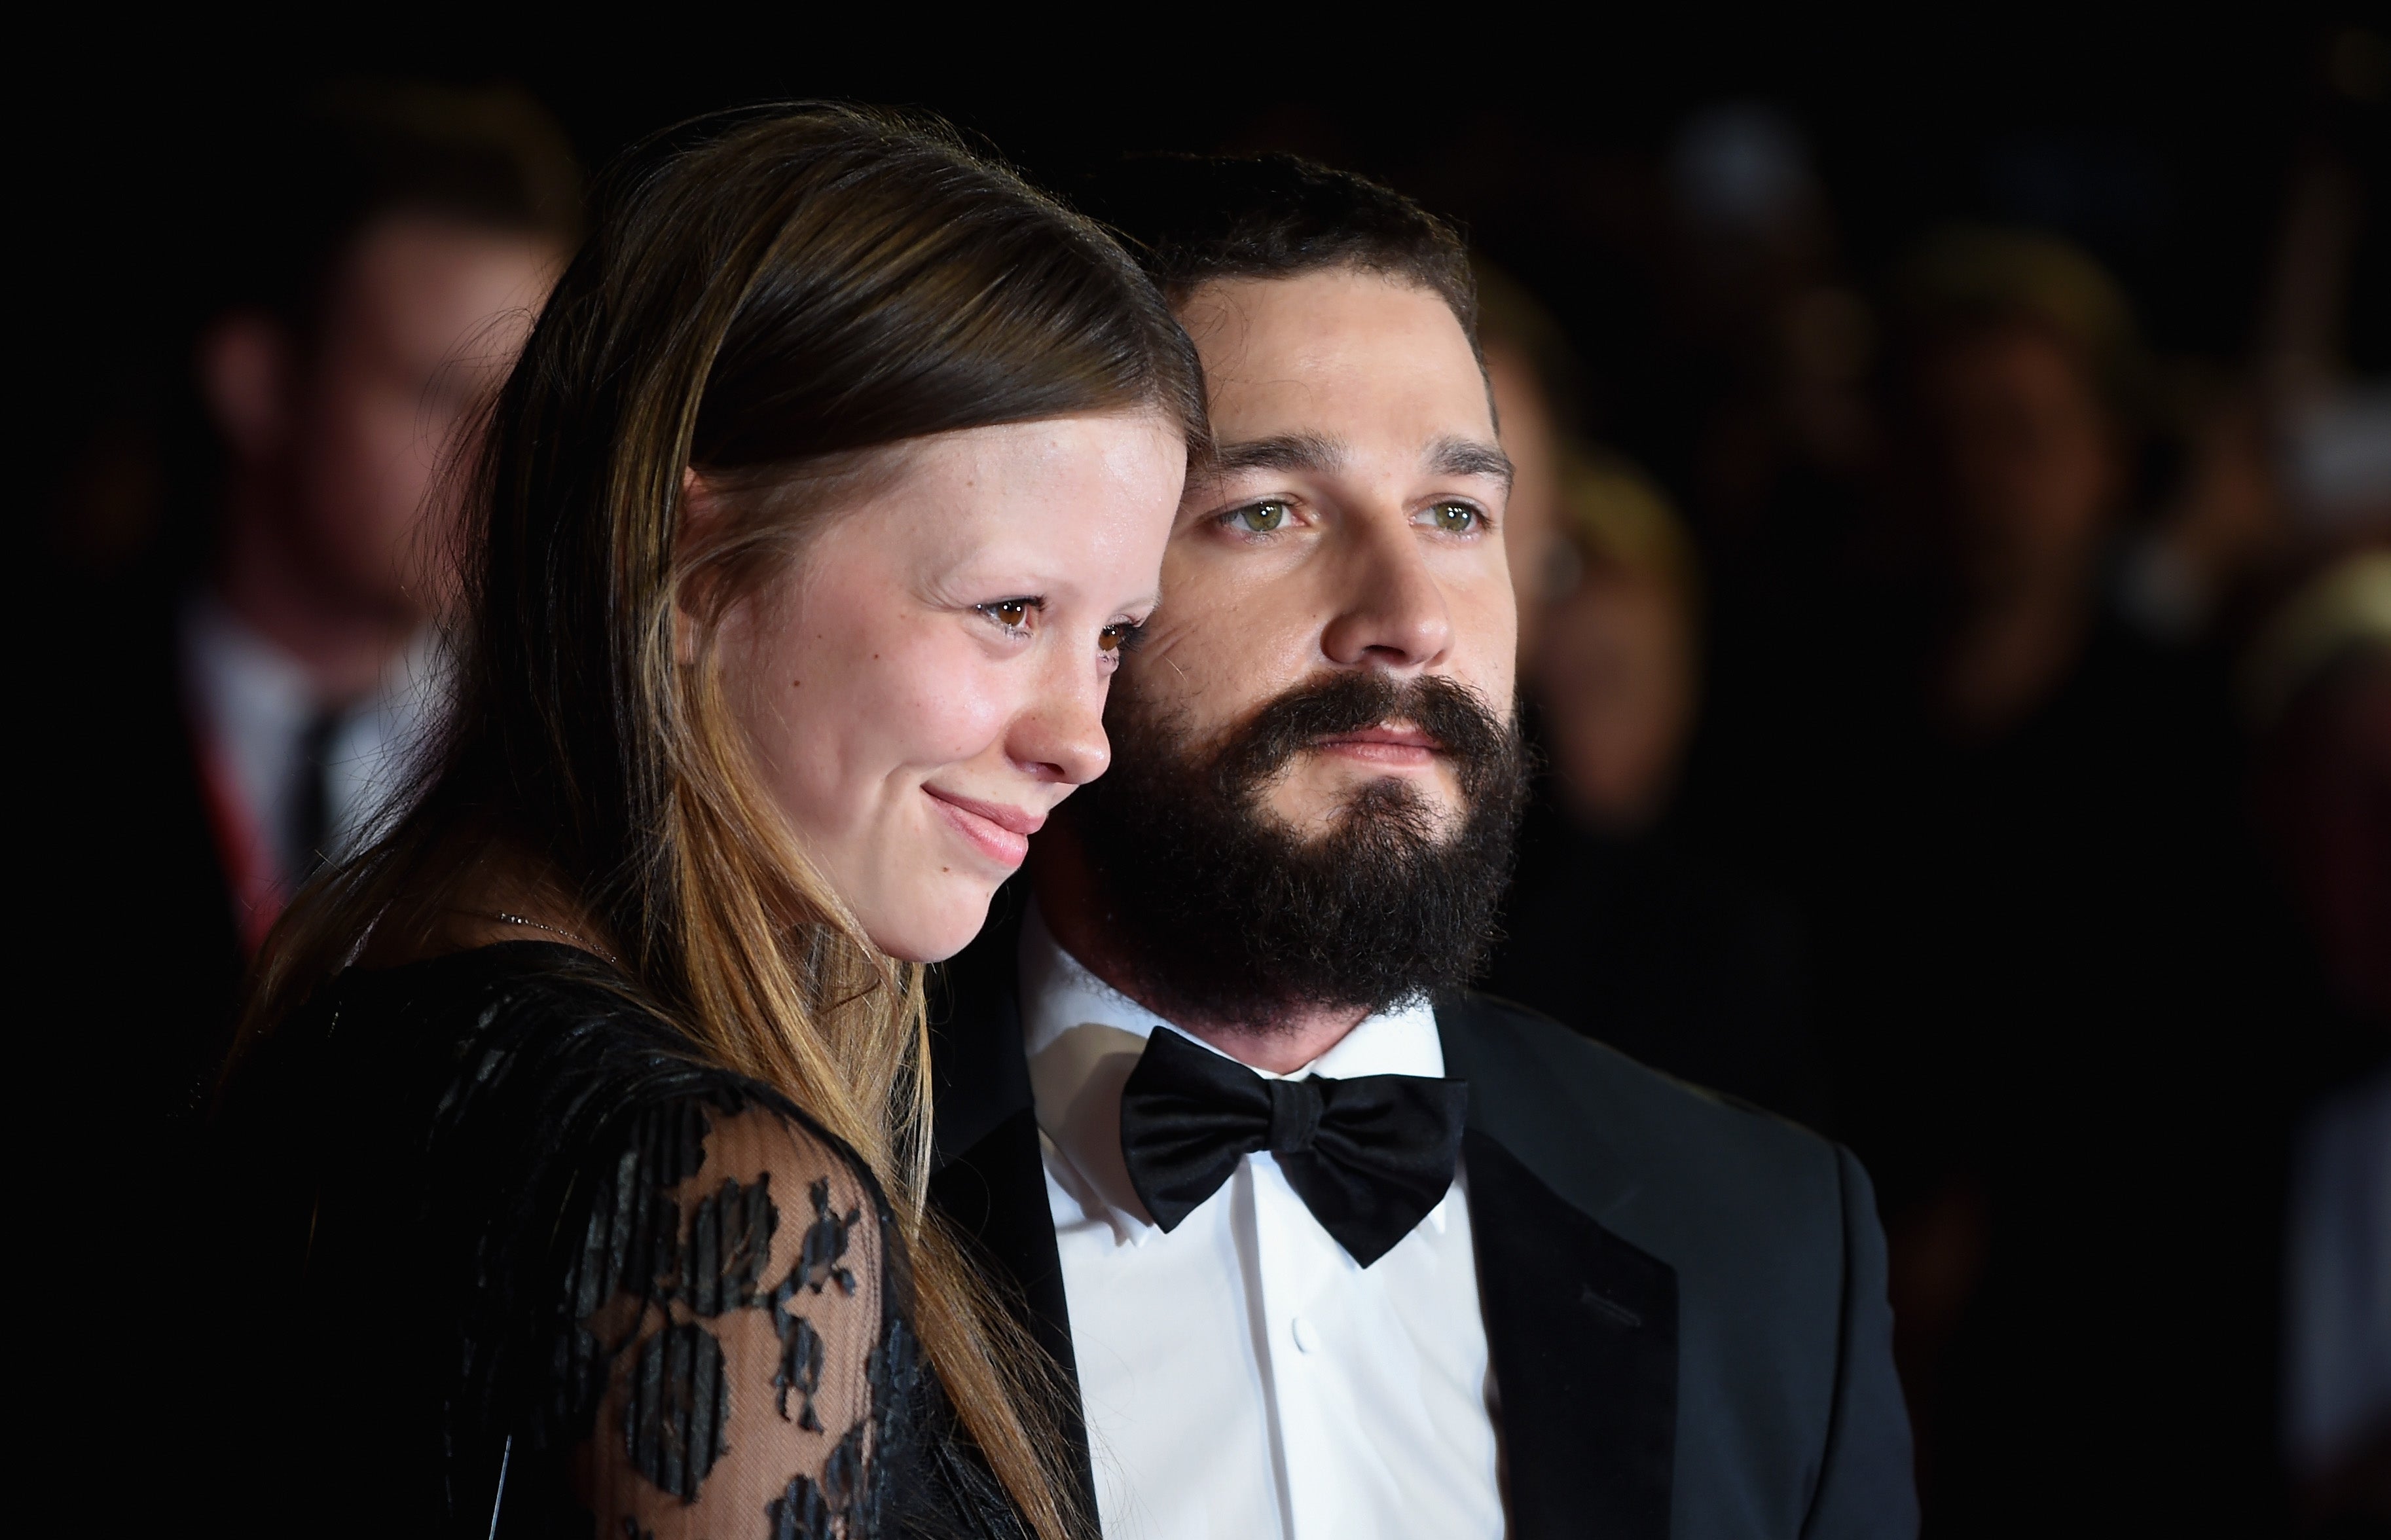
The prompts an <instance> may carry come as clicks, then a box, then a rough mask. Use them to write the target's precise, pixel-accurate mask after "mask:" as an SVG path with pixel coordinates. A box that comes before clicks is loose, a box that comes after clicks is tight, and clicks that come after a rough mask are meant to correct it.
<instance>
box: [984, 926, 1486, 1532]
mask: <svg viewBox="0 0 2391 1540" xmlns="http://www.w3.org/2000/svg"><path fill="white" fill-rule="evenodd" d="M1020 960H1021V1004H1022V1016H1023V1029H1024V1034H1025V1038H1026V1046H1027V1051H1028V1055H1029V1080H1030V1085H1031V1088H1032V1090H1033V1092H1034V1094H1035V1096H1036V1101H1037V1117H1038V1126H1039V1129H1040V1132H1041V1133H1042V1135H1043V1137H1042V1138H1041V1140H1040V1144H1041V1145H1042V1147H1043V1149H1044V1152H1045V1158H1046V1189H1047V1196H1048V1199H1049V1201H1050V1203H1051V1205H1052V1208H1053V1215H1054V1238H1055V1243H1056V1247H1057V1249H1058V1250H1059V1251H1060V1253H1061V1258H1062V1263H1063V1285H1064V1290H1065V1293H1066V1297H1067V1299H1068V1301H1069V1307H1070V1317H1071V1346H1072V1350H1073V1352H1074V1354H1075V1356H1076V1357H1077V1359H1078V1363H1079V1391H1080V1398H1081V1403H1082V1404H1083V1406H1084V1407H1085V1409H1086V1413H1087V1423H1088V1435H1089V1441H1090V1443H1091V1446H1092V1453H1093V1456H1094V1462H1095V1475H1096V1507H1097V1512H1098V1517H1099V1519H1100V1520H1101V1521H1102V1523H1103V1526H1104V1533H1105V1535H1106V1536H1108V1537H1110V1540H1132V1537H1133V1540H1213V1537H1220V1540H1229V1537H1235V1540H1259V1537H1264V1536H1273V1535H1276V1536H1283V1537H1286V1540H1331V1537H1335V1536H1345V1535H1351V1536H1370V1537H1382V1536H1389V1535H1421V1536H1436V1537H1438V1540H1464V1537H1467V1536H1474V1535H1499V1534H1502V1533H1503V1529H1504V1520H1503V1501H1502V1494H1501V1491H1500V1489H1499V1486H1498V1484H1497V1480H1496V1456H1495V1425H1494V1386H1493V1374H1492V1370H1491V1368H1490V1366H1489V1364H1488V1361H1487V1353H1486V1328H1485V1324H1484V1321H1483V1319H1482V1318H1481V1316H1480V1313H1479V1306H1478V1274H1477V1261H1476V1258H1475V1256H1474V1255H1473V1253H1472V1251H1471V1248H1470V1234H1469V1205H1468V1203H1467V1199H1466V1198H1465V1197H1464V1178H1463V1176H1462V1175H1461V1174H1459V1173H1456V1175H1455V1177H1454V1185H1453V1188H1452V1190H1451V1191H1449V1192H1448V1193H1446V1195H1445V1197H1444V1200H1443V1201H1442V1202H1441V1203H1439V1204H1438V1205H1437V1206H1436V1208H1435V1209H1434V1210H1431V1211H1430V1212H1429V1214H1428V1217H1427V1218H1426V1219H1424V1220H1422V1221H1421V1222H1420V1223H1419V1225H1418V1226H1417V1227H1416V1228H1415V1229H1414V1230H1413V1231H1412V1233H1411V1234H1410V1235H1408V1236H1404V1237H1403V1238H1402V1240H1401V1241H1399V1242H1397V1243H1396V1245H1395V1247H1394V1249H1392V1250H1390V1251H1389V1252H1388V1253H1387V1254H1386V1255H1385V1256H1383V1257H1381V1258H1379V1259H1378V1261H1377V1262H1376V1263H1375V1264H1373V1265H1372V1266H1370V1267H1368V1268H1364V1267H1362V1266H1360V1265H1359V1264H1358V1263H1356V1262H1354V1261H1353V1259H1352V1258H1351V1256H1350V1255H1348V1254H1347V1253H1346V1251H1345V1249H1344V1248H1343V1247H1341V1246H1339V1245H1338V1243H1337V1242H1336V1240H1335V1239H1334V1238H1332V1237H1331V1236H1329V1234H1328V1232H1327V1231H1325V1230H1324V1229H1322V1228H1321V1227H1320V1224H1319V1223H1318V1222H1317V1221H1315V1220H1314V1219H1313V1218H1312V1210H1309V1209H1307V1208H1306V1207H1304V1203H1303V1200H1302V1199H1301V1198H1299V1197H1297V1196H1296V1194H1295V1190H1294V1189H1293V1188H1292V1187H1290V1186H1289V1185H1288V1184H1287V1182H1286V1177H1285V1176H1284V1175H1283V1174H1282V1173H1281V1172H1280V1171H1279V1168H1278V1163H1277V1161H1276V1160H1275V1159H1273V1158H1272V1157H1271V1156H1270V1155H1268V1154H1267V1153H1264V1154H1258V1155H1249V1156H1247V1157H1246V1158H1244V1159H1242V1160H1240V1161H1239V1162H1238V1164H1237V1169H1236V1171H1235V1173H1234V1175H1232V1176H1231V1177H1230V1179H1229V1180H1228V1181H1227V1182H1226V1183H1225V1184H1222V1185H1221V1190H1220V1191H1218V1192H1216V1193H1214V1194H1213V1195H1212V1196H1211V1197H1209V1198H1208V1199H1206V1200H1205V1201H1204V1202H1203V1203H1202V1204H1201V1205H1199V1206H1198V1207H1197V1208H1196V1210H1195V1211H1193V1212H1192V1213H1190V1214H1189V1215H1188V1216H1187V1217H1186V1219H1185V1220H1183V1222H1181V1223H1180V1225H1179V1227H1178V1228H1177V1229H1175V1230H1172V1231H1170V1233H1169V1234H1165V1233H1164V1232H1163V1231H1162V1230H1160V1229H1159V1228H1157V1226H1156V1225H1155V1224H1154V1223H1151V1222H1150V1221H1149V1220H1148V1219H1147V1218H1146V1216H1145V1211H1144V1207H1143V1205H1141V1204H1140V1203H1139V1201H1138V1198H1137V1194H1136V1192H1135V1190H1134V1189H1133V1188H1132V1187H1131V1184H1130V1181H1129V1173H1128V1171H1127V1168H1126V1166H1125V1165H1124V1163H1123V1161H1122V1159H1121V1153H1120V1093H1121V1086H1122V1084H1123V1083H1124V1082H1125V1081H1127V1080H1128V1078H1129V1073H1130V1070H1131V1068H1134V1067H1135V1066H1136V1063H1137V1058H1138V1055H1140V1054H1141V1053H1143V1052H1144V1044H1145V1039H1146V1036H1147V1034H1148V1033H1150V1032H1153V1031H1155V1030H1157V1029H1160V1030H1177V1029H1175V1028H1172V1027H1171V1026H1170V1024H1169V1023H1167V1022H1161V1021H1158V1020H1157V1018H1156V1017H1155V1016H1154V1014H1153V1013H1152V1012H1150V1011H1147V1010H1146V1009H1145V1008H1144V1007H1143V1006H1141V1005H1139V1004H1138V1003H1136V1002H1134V1001H1132V1000H1131V999H1129V998H1128V997H1127V996H1125V995H1123V994H1121V993H1119V992H1118V991H1117V990H1113V989H1111V988H1110V987H1108V986H1107V985H1105V983H1104V982H1103V981H1102V980H1100V979H1098V978H1097V977H1095V976H1094V975H1092V974H1091V973H1090V972H1089V971H1088V970H1087V969H1086V968H1085V967H1083V966H1081V965H1080V964H1079V962H1078V960H1077V959H1075V958H1073V957H1071V956H1070V955H1069V954H1068V953H1066V952H1065V951H1063V950H1062V948H1061V947H1060V946H1059V945H1058V944H1057V943H1056V942H1055V940H1054V938H1053V933H1052V932H1050V931H1049V930H1048V929H1047V928H1046V925H1045V924H1044V922H1043V921H1042V920H1041V919H1040V917H1039V914H1038V912H1037V910H1036V909H1035V908H1034V907H1033V908H1032V909H1031V910H1030V912H1029V913H1028V915H1027V919H1026V923H1025V924H1024V925H1023V926H1022V930H1021V953H1020ZM1190 1041H1196V1040H1193V1039H1191V1040H1190ZM1254 1072H1255V1073H1256V1074H1259V1075H1264V1076H1267V1075H1269V1071H1267V1070H1260V1069H1258V1070H1255V1071H1254ZM1295 1073H1296V1075H1297V1076H1298V1077H1300V1076H1303V1075H1306V1074H1318V1075H1324V1076H1327V1077H1331V1078H1344V1077H1350V1076H1357V1075H1381V1074H1396V1075H1428V1076H1441V1075H1442V1074H1443V1073H1444V1050H1443V1046H1442V1044H1441V1042H1440V1041H1439V1040H1438V1037H1437V1029H1436V1017H1435V1015H1434V1013H1433V1012H1432V1011H1430V1010H1429V1008H1428V1005H1427V1004H1426V1003H1419V1004H1415V1005H1412V1006H1409V1007H1406V1008H1403V1009H1400V1010H1395V1011H1390V1012H1389V1013H1387V1014H1385V1015H1382V1016H1371V1017H1369V1018H1368V1019H1367V1020H1365V1021H1364V1022H1363V1023H1362V1024H1361V1025H1360V1026H1359V1027H1356V1028H1355V1029H1353V1030H1352V1031H1351V1033H1349V1034H1348V1035H1347V1036H1346V1037H1345V1038H1344V1039H1343V1040H1342V1041H1340V1042H1338V1044H1337V1045H1336V1046H1335V1047H1333V1048H1331V1049H1330V1050H1329V1051H1328V1052H1327V1053H1325V1054H1323V1055H1321V1056H1320V1057H1319V1058H1317V1059H1315V1060H1313V1061H1312V1063H1311V1064H1309V1065H1306V1066H1304V1067H1303V1068H1301V1069H1299V1070H1297V1071H1296V1072H1295Z"/></svg>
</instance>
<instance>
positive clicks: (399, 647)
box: [215, 487, 415, 702]
mask: <svg viewBox="0 0 2391 1540" xmlns="http://www.w3.org/2000/svg"><path fill="white" fill-rule="evenodd" d="M226 513H227V517H226V530H225V548H224V552H223V559H222V560H221V561H220V562H219V563H217V566H216V573H215V584H216V592H217V595H218V597H220V598H221V599H223V601H224V602H225V606H226V608H227V609H229V610H230V611H232V613H233V614H234V615H236V616H237V617H239V620H240V622H241V623H242V624H243V625H245V626H247V627H248V628H250V629H251V630H252V631H255V632H256V633H257V634H258V635H259V636H261V637H264V638H265V640H266V641H270V642H272V643H273V644H274V645H275V646H276V647H277V648H278V649H280V650H281V651H282V652H283V653H285V654H289V655H290V656H291V658H292V659H294V660H296V661H297V662H298V663H299V665H300V666H302V667H304V668H305V669H306V670H307V673H308V676H309V678H310V679H313V680H314V682H315V687H316V693H317V696H318V697H319V698H320V699H322V700H324V701H327V702H340V701H349V700H355V699H358V698H360V697H362V696H365V695H367V694H369V693H370V692H372V691H373V690H374V689H375V688H376V686H378V685H379V684H380V683H381V677H382V671H383V670H384V669H385V668H386V667H387V666H389V664H390V661H391V660H392V659H393V658H394V657H396V656H397V655H398V654H400V653H402V652H404V651H406V649H407V643H408V642H409V641H412V640H413V639H414V632H415V627H414V625H413V623H412V621H411V619H410V618H408V617H406V616H402V615H396V614H394V613H393V612H391V611H389V610H387V609H385V608H381V607H377V606H373V605H366V604H358V603H355V602H347V596H346V595H344V594H343V593H342V590H341V589H340V588H339V586H337V585H335V584H332V583H329V582H326V581H323V580H321V579H320V578H319V577H318V576H317V575H316V574H314V573H313V572H312V571H311V570H310V564H309V563H306V562H305V561H304V559H303V558H302V556H301V554H300V553H299V552H297V551H295V550H291V544H290V542H289V540H288V539H287V538H285V537H284V536H283V534H282V532H281V531H280V530H278V528H276V527H275V521H274V520H273V519H272V517H271V516H270V514H269V513H268V511H267V508H266V506H265V489H264V488H258V487H249V488H237V489H236V491H235V494H234V497H233V498H232V506H231V507H229V508H228V509H227V510H226Z"/></svg>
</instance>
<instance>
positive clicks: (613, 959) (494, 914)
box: [490, 909, 623, 968]
mask: <svg viewBox="0 0 2391 1540" xmlns="http://www.w3.org/2000/svg"><path fill="white" fill-rule="evenodd" d="M490 917H491V918H492V919H495V920H503V921H505V922H506V923H507V924H509V925H527V926H529V927H530V928H531V929H533V930H544V931H546V932H548V933H549V935H550V936H562V938H565V939H566V940H568V941H570V942H572V943H573V944H574V945H575V946H576V947H581V948H583V949H585V950H587V951H594V952H596V953H597V954H598V955H599V956H601V957H603V958H604V959H606V961H608V962H609V963H612V964H614V965H615V966H616V967H618V968H619V967H621V966H622V965H623V960H622V959H621V958H619V957H617V956H615V955H614V953H613V952H611V951H607V950H606V949H605V948H604V947H601V946H600V945H598V944H597V943H596V942H595V941H590V940H587V939H585V938H582V937H579V936H575V935H574V934H573V932H571V931H569V930H563V929H560V928H559V927H557V926H555V925H542V924H540V923H539V922H538V921H537V920H526V919H524V918H523V916H522V915H520V914H510V913H508V912H506V911H505V910H503V909H494V910H492V911H490Z"/></svg>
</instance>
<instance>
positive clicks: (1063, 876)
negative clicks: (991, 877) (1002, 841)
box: [1029, 824, 1370, 1075]
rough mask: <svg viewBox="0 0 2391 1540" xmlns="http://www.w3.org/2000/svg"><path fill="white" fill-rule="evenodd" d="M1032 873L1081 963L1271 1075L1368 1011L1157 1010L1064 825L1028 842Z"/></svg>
mask: <svg viewBox="0 0 2391 1540" xmlns="http://www.w3.org/2000/svg"><path fill="white" fill-rule="evenodd" d="M1057 836H1060V837H1057ZM1029 880H1030V886H1031V888H1032V890H1033V891H1034V892H1035V893H1036V894H1037V896H1038V912H1039V913H1040V915H1041V916H1042V917H1043V918H1044V919H1045V922H1046V928H1047V929H1048V930H1049V931H1051V932H1053V937H1054V940H1055V943H1056V944H1057V945H1059V946H1060V947H1062V949H1063V950H1064V951H1067V952H1069V953H1070V954H1071V955H1072V956H1073V957H1075V958H1077V959H1079V965H1080V966H1082V967H1084V968H1086V969H1087V970H1088V971H1089V972H1090V973H1092V974H1094V975H1095V976H1096V977H1098V978H1100V979H1103V980H1104V981H1105V983H1106V984H1108V985H1110V986H1111V987H1112V988H1114V989H1116V990H1119V991H1120V992H1121V993H1123V994H1125V995H1127V996H1129V998H1131V1000H1134V1001H1136V1002H1137V1003H1139V1004H1141V1005H1144V1006H1145V1007H1146V1008H1147V1009H1148V1010H1153V1011H1156V1014H1157V1015H1160V1016H1169V1017H1170V1024H1171V1025H1172V1026H1174V1027H1176V1028H1178V1029H1180V1030H1182V1031H1183V1032H1185V1033H1187V1034H1188V1035H1189V1036H1191V1037H1196V1038H1201V1039H1202V1040H1203V1041H1204V1042H1208V1043H1209V1044H1211V1045H1212V1046H1213V1047H1215V1048H1217V1049H1219V1050H1220V1051H1221V1053H1223V1054H1226V1055H1229V1056H1230V1057H1231V1058H1233V1059H1235V1060H1236V1061H1237V1062H1239V1063H1240V1064H1246V1065H1250V1066H1252V1067H1253V1068H1256V1069H1267V1070H1269V1071H1270V1072H1271V1073H1272V1074H1273V1075H1286V1074H1291V1073H1293V1072H1294V1071H1296V1070H1298V1069H1300V1068H1303V1067H1304V1066H1305V1065H1307V1064H1310V1063H1311V1062H1312V1060H1314V1059H1316V1058H1318V1057H1319V1056H1320V1055H1323V1054H1325V1053H1326V1052H1328V1050H1330V1049H1331V1048H1334V1047H1336V1046H1337V1045H1338V1043H1339V1042H1343V1041H1345V1038H1346V1035H1347V1034H1348V1033H1350V1032H1351V1031H1352V1030H1353V1029H1354V1028H1356V1027H1359V1026H1360V1025H1362V1023H1363V1021H1364V1019H1366V1018H1367V1017H1368V1016H1369V1014H1370V1013H1369V1012H1368V1011H1366V1010H1364V1009H1361V1008H1359V1007H1355V1006H1338V1007H1334V1008H1328V1009H1323V1008H1319V1007H1312V1008H1308V1009H1301V1010H1296V1011H1291V1012H1288V1013H1287V1014H1286V1015H1285V1016H1275V1017H1273V1019H1272V1020H1270V1021H1268V1022H1265V1023H1259V1024H1257V1023H1254V1022H1248V1021H1233V1020H1207V1019H1203V1018H1200V1017H1199V1018H1196V1019H1192V1020H1191V1019H1189V1018H1188V1017H1187V1016H1185V1015H1184V1014H1183V1013H1177V1014H1174V1013H1172V1012H1169V1011H1161V1010H1158V1009H1157V1007H1156V1006H1155V1004H1154V1002H1153V998H1152V996H1153V994H1154V993H1155V991H1154V990H1152V989H1150V988H1149V987H1147V986H1145V985H1144V983H1143V982H1142V981H1141V978H1140V975H1139V970H1138V968H1137V966H1136V964H1135V961H1134V959H1132V958H1131V957H1129V956H1128V955H1126V953H1125V952H1124V951H1123V950H1122V949H1121V948H1120V947H1119V946H1118V945H1117V944H1116V938H1115V935H1114V933H1113V932H1112V931H1111V929H1110V927H1108V926H1106V925H1105V924H1104V923H1103V921H1102V918H1101V912H1102V903H1101V900H1100V899H1098V897H1097V895H1096V891H1095V883H1094V879H1093V878H1092V876H1091V875H1090V874H1089V872H1088V869H1087V865H1086V863H1085V861H1084V860H1083V859H1082V858H1081V857H1080V855H1079V849H1078V848H1077V846H1076V845H1075V844H1073V843H1072V841H1071V839H1070V835H1069V833H1068V831H1067V830H1066V828H1064V827H1062V826H1060V825H1056V824H1050V825H1049V826H1048V828H1047V829H1046V831H1045V832H1043V833H1041V834H1040V836H1039V843H1038V844H1037V845H1035V846H1033V847H1032V848H1031V854H1030V868H1029Z"/></svg>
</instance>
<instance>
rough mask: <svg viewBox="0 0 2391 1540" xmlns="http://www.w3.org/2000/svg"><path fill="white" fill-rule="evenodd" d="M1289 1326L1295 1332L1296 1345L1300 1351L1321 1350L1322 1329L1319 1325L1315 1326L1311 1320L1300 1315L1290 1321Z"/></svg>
mask: <svg viewBox="0 0 2391 1540" xmlns="http://www.w3.org/2000/svg"><path fill="white" fill-rule="evenodd" d="M1288 1326H1289V1327H1290V1328H1291V1329H1292V1330H1293V1332H1294V1334H1295V1347H1296V1351H1297V1352H1319V1351H1320V1331H1319V1328H1318V1327H1316V1326H1313V1325H1312V1323H1311V1322H1310V1321H1307V1320H1305V1319H1304V1318H1303V1317H1302V1316H1300V1315H1299V1316H1297V1317H1296V1318H1295V1319H1294V1320H1293V1321H1291V1322H1289V1323H1288Z"/></svg>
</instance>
